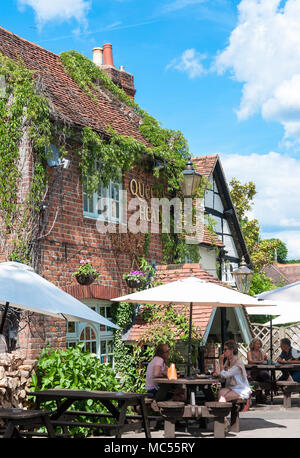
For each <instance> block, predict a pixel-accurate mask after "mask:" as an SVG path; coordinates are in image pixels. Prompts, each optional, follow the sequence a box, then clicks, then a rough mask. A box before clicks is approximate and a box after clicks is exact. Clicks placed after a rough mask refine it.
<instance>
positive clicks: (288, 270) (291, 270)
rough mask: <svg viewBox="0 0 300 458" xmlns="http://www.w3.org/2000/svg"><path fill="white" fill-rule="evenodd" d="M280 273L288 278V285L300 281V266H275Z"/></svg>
mask: <svg viewBox="0 0 300 458" xmlns="http://www.w3.org/2000/svg"><path fill="white" fill-rule="evenodd" d="M275 266H276V268H277V269H278V270H279V272H280V273H281V274H282V275H284V276H285V278H287V280H288V283H294V282H296V281H300V264H279V263H277V264H275Z"/></svg>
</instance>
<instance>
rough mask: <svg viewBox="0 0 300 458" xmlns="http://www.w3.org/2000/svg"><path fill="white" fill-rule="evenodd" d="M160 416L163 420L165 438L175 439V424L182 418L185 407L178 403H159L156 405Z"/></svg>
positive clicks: (182, 403)
mask: <svg viewBox="0 0 300 458" xmlns="http://www.w3.org/2000/svg"><path fill="white" fill-rule="evenodd" d="M157 406H158V408H159V411H160V414H161V416H162V417H163V419H164V431H165V436H164V437H166V438H174V437H175V423H176V421H177V420H178V418H183V416H184V410H185V405H184V402H180V401H161V402H158V403H157Z"/></svg>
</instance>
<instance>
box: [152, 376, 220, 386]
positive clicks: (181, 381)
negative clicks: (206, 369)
mask: <svg viewBox="0 0 300 458" xmlns="http://www.w3.org/2000/svg"><path fill="white" fill-rule="evenodd" d="M152 380H153V382H154V383H171V384H175V385H213V384H214V383H218V382H219V378H212V377H210V376H207V377H205V378H204V377H203V378H202V377H197V376H195V377H190V378H184V377H179V378H178V379H177V380H169V379H168V378H165V377H159V378H153V379H152Z"/></svg>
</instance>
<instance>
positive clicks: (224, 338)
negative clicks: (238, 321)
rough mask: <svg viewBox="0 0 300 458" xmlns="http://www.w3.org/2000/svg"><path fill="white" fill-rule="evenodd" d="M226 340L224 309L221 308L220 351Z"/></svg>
mask: <svg viewBox="0 0 300 458" xmlns="http://www.w3.org/2000/svg"><path fill="white" fill-rule="evenodd" d="M226 340H227V336H226V307H221V341H222V351H223V348H224V344H225V342H226Z"/></svg>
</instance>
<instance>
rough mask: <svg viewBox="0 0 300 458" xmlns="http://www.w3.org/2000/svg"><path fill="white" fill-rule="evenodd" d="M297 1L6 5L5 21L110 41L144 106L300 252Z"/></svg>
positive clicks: (61, 35) (76, 38) (64, 45)
mask: <svg viewBox="0 0 300 458" xmlns="http://www.w3.org/2000/svg"><path fill="white" fill-rule="evenodd" d="M299 21H300V2H299V0H285V1H280V0H64V2H61V1H60V0H52V1H49V0H13V1H11V0H7V1H6V2H5V7H4V6H2V12H1V20H0V25H1V26H2V27H4V28H6V29H8V30H10V31H12V32H13V33H15V34H17V35H19V36H21V37H22V38H25V39H27V40H29V41H32V42H34V43H38V44H39V45H40V46H43V47H45V48H46V49H48V50H51V51H53V52H55V53H60V52H62V51H66V50H69V49H76V50H77V51H79V52H81V53H83V54H84V55H86V56H88V57H90V58H92V49H93V47H95V46H102V45H103V44H104V43H111V44H112V45H113V58H114V64H115V65H116V67H119V66H120V65H124V66H125V68H126V70H127V71H128V72H130V73H132V74H133V75H134V77H135V87H136V89H137V93H136V102H137V103H138V104H139V105H140V106H141V107H143V108H144V109H145V110H146V111H148V112H149V113H150V114H151V115H153V116H155V117H156V118H157V119H158V120H159V121H161V123H162V125H163V126H164V127H169V128H172V129H179V130H181V131H182V132H183V134H184V135H185V137H186V139H187V140H188V143H189V147H190V151H191V154H192V155H194V156H201V155H205V154H215V153H218V154H219V155H220V157H221V161H222V164H223V168H224V171H225V175H226V177H227V180H228V181H229V180H230V178H231V177H232V176H235V177H237V178H238V179H240V180H241V181H242V182H245V181H249V180H252V181H254V182H255V184H256V186H257V191H258V192H257V196H256V198H255V202H254V207H253V212H252V215H253V216H254V217H257V218H258V220H259V222H260V224H261V234H262V236H263V237H265V238H269V237H273V236H275V237H276V236H280V238H281V239H282V240H283V241H284V242H286V243H287V246H288V249H289V257H290V258H294V257H297V258H300V205H299V197H298V196H299V195H300V179H299V178H298V177H299V176H300V153H299V151H300V46H299V43H300V28H299Z"/></svg>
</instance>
